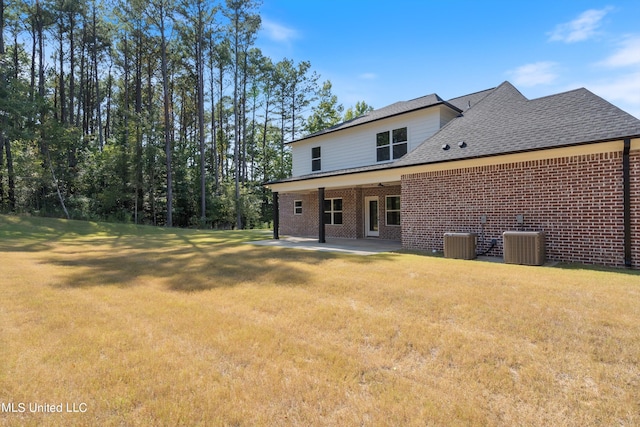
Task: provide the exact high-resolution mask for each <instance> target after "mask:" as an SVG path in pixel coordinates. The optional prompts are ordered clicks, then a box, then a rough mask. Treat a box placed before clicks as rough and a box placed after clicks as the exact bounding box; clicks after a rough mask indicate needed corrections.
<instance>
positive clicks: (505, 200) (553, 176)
mask: <svg viewBox="0 0 640 427" xmlns="http://www.w3.org/2000/svg"><path fill="white" fill-rule="evenodd" d="M639 162H640V152H638V151H634V152H632V153H631V165H632V167H631V169H632V171H631V173H632V188H631V190H632V235H633V250H632V257H633V263H634V266H636V267H638V266H639V265H640V262H639V261H640V242H639V241H638V239H639V238H640V212H638V207H639V206H638V204H639V203H640V165H639ZM622 185H623V183H622V151H620V152H612V153H602V154H589V155H580V156H571V157H565V158H558V159H546V160H535V161H525V162H518V163H511V164H503V165H493V166H479V167H471V168H466V169H455V170H448V171H438V172H427V173H419V174H413V175H406V176H403V177H402V197H401V203H402V243H403V246H404V247H405V248H407V249H421V250H434V249H435V250H442V249H443V234H444V233H445V232H475V233H478V235H479V240H478V245H479V247H478V250H479V251H483V250H485V249H486V248H488V246H489V243H490V241H491V239H498V245H497V246H496V247H495V248H494V249H493V250H492V251H491V252H490V255H495V256H502V232H504V231H507V230H522V231H544V232H545V235H546V249H547V258H548V259H551V260H558V261H576V262H584V263H596V264H604V265H617V266H620V265H623V264H624V243H623V242H624V240H623V239H624V237H623V236H624V225H623V190H622ZM516 215H524V224H523V225H519V224H517V222H516ZM482 216H486V223H485V224H482V223H481V220H480V218H481V217H482Z"/></svg>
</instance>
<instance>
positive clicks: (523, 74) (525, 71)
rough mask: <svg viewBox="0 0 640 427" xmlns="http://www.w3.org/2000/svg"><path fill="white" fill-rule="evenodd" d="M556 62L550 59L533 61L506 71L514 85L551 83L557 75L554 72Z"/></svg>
mask: <svg viewBox="0 0 640 427" xmlns="http://www.w3.org/2000/svg"><path fill="white" fill-rule="evenodd" d="M556 66H557V64H556V63H555V62H550V61H541V62H535V63H533V64H525V65H522V66H520V67H518V68H516V69H515V70H509V71H507V74H508V75H509V76H510V78H511V79H512V80H513V84H515V85H516V86H525V87H531V86H538V85H544V84H550V83H553V81H555V80H556V78H557V77H558V74H557V73H556V72H555V69H556Z"/></svg>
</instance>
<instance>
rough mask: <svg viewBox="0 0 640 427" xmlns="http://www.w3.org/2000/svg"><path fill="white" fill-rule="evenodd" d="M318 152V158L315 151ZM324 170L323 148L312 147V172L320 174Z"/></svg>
mask: <svg viewBox="0 0 640 427" xmlns="http://www.w3.org/2000/svg"><path fill="white" fill-rule="evenodd" d="M316 150H318V153H317V154H318V155H317V156H316V155H315V153H314V151H316ZM321 170H322V147H320V146H318V147H311V172H318V171H321Z"/></svg>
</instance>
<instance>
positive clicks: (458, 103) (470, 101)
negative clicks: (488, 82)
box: [447, 88, 495, 112]
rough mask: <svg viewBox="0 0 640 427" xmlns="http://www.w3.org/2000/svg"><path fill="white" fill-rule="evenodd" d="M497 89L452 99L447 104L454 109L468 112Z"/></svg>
mask: <svg viewBox="0 0 640 427" xmlns="http://www.w3.org/2000/svg"><path fill="white" fill-rule="evenodd" d="M493 89H495V88H491V89H486V90H483V91H480V92H475V93H470V94H468V95H463V96H458V97H457V98H451V99H449V100H447V102H448V103H449V104H451V105H453V106H454V107H456V108H458V109H460V111H463V112H464V111H467V110H468V109H469V108H471V107H473V106H475V105H476V104H477V103H478V102H480V101H482V99H483V98H484V97H485V96H487V95H488V94H490V93H491V91H492V90H493Z"/></svg>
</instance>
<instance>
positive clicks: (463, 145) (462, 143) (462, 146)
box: [458, 141, 467, 148]
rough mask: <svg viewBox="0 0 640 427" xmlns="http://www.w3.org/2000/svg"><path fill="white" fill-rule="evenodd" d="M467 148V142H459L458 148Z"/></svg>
mask: <svg viewBox="0 0 640 427" xmlns="http://www.w3.org/2000/svg"><path fill="white" fill-rule="evenodd" d="M466 146H467V143H466V142H464V141H460V142H458V147H460V148H464V147H466Z"/></svg>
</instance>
